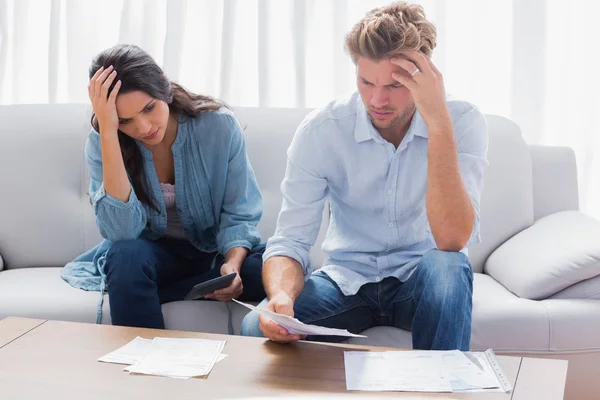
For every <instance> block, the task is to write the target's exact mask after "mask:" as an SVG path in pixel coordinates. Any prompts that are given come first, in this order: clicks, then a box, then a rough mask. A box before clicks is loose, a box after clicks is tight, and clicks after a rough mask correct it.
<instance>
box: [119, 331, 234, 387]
mask: <svg viewBox="0 0 600 400" xmlns="http://www.w3.org/2000/svg"><path fill="white" fill-rule="evenodd" d="M224 346H225V341H221V340H207V339H174V338H161V337H157V338H154V340H153V341H152V346H150V349H149V350H148V352H147V353H146V355H144V357H143V358H142V359H141V360H139V361H138V362H137V363H135V364H134V365H132V366H130V367H129V368H127V369H126V370H128V371H129V372H131V373H133V374H145V375H160V376H173V377H187V378H190V377H195V376H206V375H208V374H209V373H210V371H211V370H212V368H213V366H214V365H215V363H216V362H217V360H218V359H219V355H220V354H221V350H223V347H224Z"/></svg>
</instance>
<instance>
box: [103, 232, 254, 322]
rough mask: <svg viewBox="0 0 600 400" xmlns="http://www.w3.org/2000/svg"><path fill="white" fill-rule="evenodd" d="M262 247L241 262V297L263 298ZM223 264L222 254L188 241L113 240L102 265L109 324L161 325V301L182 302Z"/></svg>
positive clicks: (218, 270) (164, 239)
mask: <svg viewBox="0 0 600 400" xmlns="http://www.w3.org/2000/svg"><path fill="white" fill-rule="evenodd" d="M264 249H265V246H264V245H259V246H256V247H255V248H254V249H252V251H251V252H250V253H249V254H248V257H247V258H246V260H245V261H244V263H243V264H242V269H241V272H240V278H241V279H242V283H243V285H244V291H243V293H242V295H241V296H240V300H241V301H260V300H261V299H263V298H264V297H265V296H266V294H265V291H264V289H263V285H262V253H263V252H264ZM215 256H217V259H216V262H215V264H214V268H212V269H211V265H212V262H213V259H214V258H215ZM223 262H224V258H223V256H221V255H217V253H203V252H201V251H200V250H198V249H197V248H196V247H194V245H192V244H191V243H189V242H188V241H186V240H178V239H170V238H162V239H160V240H157V241H151V240H146V239H141V238H138V239H135V240H124V241H120V242H115V243H113V244H112V246H111V247H110V248H109V250H108V253H107V255H106V264H105V266H104V269H105V272H106V286H107V291H108V300H109V302H110V316H111V319H112V323H113V325H123V326H134V327H142V328H158V329H164V327H165V323H164V321H163V315H162V308H161V304H163V303H168V302H171V301H178V300H183V298H184V297H185V295H186V294H187V293H188V292H189V291H190V290H191V289H192V288H193V287H194V285H196V284H198V283H200V282H204V281H207V280H209V279H212V278H216V277H218V276H220V275H221V271H220V267H221V265H222V264H223ZM206 301H212V300H206Z"/></svg>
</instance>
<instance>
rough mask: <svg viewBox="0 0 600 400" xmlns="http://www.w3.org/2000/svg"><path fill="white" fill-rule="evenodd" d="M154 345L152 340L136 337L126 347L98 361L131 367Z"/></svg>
mask: <svg viewBox="0 0 600 400" xmlns="http://www.w3.org/2000/svg"><path fill="white" fill-rule="evenodd" d="M151 345H152V339H144V338H141V337H139V336H138V337H136V338H135V339H133V340H132V341H131V342H129V343H127V344H126V345H125V346H122V347H119V348H118V349H117V350H115V351H112V352H110V353H108V354H107V355H105V356H104V357H101V358H99V359H98V361H100V362H105V363H113V364H126V365H131V364H135V363H136V362H138V361H139V360H140V359H142V357H144V356H145V355H146V353H147V352H148V349H150V346H151Z"/></svg>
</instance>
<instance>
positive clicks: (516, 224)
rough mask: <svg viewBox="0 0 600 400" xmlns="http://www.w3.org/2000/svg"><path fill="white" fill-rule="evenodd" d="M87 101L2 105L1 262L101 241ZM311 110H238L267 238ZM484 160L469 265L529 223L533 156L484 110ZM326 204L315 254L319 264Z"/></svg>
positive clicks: (61, 259) (61, 258)
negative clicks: (92, 199)
mask: <svg viewBox="0 0 600 400" xmlns="http://www.w3.org/2000/svg"><path fill="white" fill-rule="evenodd" d="M90 112H91V108H90V106H88V105H85V104H68V105H67V104H59V105H10V106H0V121H1V123H0V140H1V141H2V142H1V143H2V144H1V145H0V191H1V192H0V193H1V194H2V196H1V197H0V254H2V256H3V257H4V260H5V264H6V267H7V268H19V267H32V266H33V267H43V266H61V265H64V264H65V263H67V262H68V261H70V260H72V259H73V258H74V257H75V256H77V255H78V254H80V253H82V252H83V251H85V250H87V249H89V248H91V247H92V246H94V245H95V244H96V243H98V242H99V241H100V240H101V237H100V235H99V234H98V230H97V228H96V223H95V218H94V215H93V210H92V208H91V206H90V204H89V198H88V196H87V190H88V174H87V169H86V166H85V162H84V156H83V147H84V143H85V140H86V137H87V134H88V132H89V129H90V124H89V116H90ZM308 112H309V110H307V109H275V108H270V109H265V108H263V109H261V108H243V107H242V108H238V109H237V110H236V114H237V116H238V118H239V120H240V122H241V124H242V126H243V127H244V128H245V134H246V140H247V146H248V147H247V148H248V153H249V156H250V159H251V162H252V165H253V168H254V170H255V173H256V176H257V180H258V183H259V185H260V188H261V191H262V193H263V198H264V214H263V218H262V220H261V222H260V225H259V230H260V232H261V234H262V236H263V240H264V241H266V240H267V239H268V238H269V236H270V235H271V234H272V233H273V231H274V229H275V224H276V221H277V215H278V212H279V208H280V206H281V192H280V184H281V180H282V178H283V175H284V172H285V159H286V150H287V147H288V145H289V143H290V141H291V139H292V137H293V134H294V132H295V130H296V127H297V126H298V124H299V123H300V122H301V120H302V119H303V118H304V116H305V115H306V114H307V113H308ZM487 118H488V121H489V126H490V151H489V159H490V166H489V167H488V169H487V171H486V182H485V188H484V192H483V198H482V204H481V218H482V236H483V242H482V243H481V244H478V245H476V246H473V248H472V249H470V258H471V262H472V264H473V268H474V270H475V271H482V268H483V262H484V261H485V259H486V258H487V256H488V255H489V254H490V253H491V252H492V251H493V250H494V249H495V248H496V247H497V246H498V245H499V244H501V243H502V242H504V241H505V240H507V239H508V238H510V237H511V236H512V235H514V234H515V233H517V232H519V231H520V230H522V229H524V228H525V227H527V226H529V225H531V223H532V221H533V200H532V199H533V195H532V184H531V159H530V155H529V149H528V147H527V145H526V144H525V142H524V141H523V139H522V137H521V135H520V131H519V129H518V127H517V126H516V124H514V123H512V122H511V121H509V120H507V119H505V118H501V117H496V116H488V117H487ZM327 222H328V221H327V212H324V222H323V225H322V229H321V233H320V235H319V238H318V240H317V245H316V246H315V248H314V249H313V253H312V257H313V260H314V261H315V264H316V265H318V264H319V262H320V261H322V260H323V258H324V254H323V252H322V251H321V250H320V245H321V242H322V239H323V237H324V234H325V230H326V228H327Z"/></svg>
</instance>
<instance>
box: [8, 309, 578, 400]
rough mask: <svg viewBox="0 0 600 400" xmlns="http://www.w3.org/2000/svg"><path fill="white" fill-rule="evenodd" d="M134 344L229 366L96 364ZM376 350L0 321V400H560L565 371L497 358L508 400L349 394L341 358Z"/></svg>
mask: <svg viewBox="0 0 600 400" xmlns="http://www.w3.org/2000/svg"><path fill="white" fill-rule="evenodd" d="M136 336H141V337H145V338H154V337H156V336H161V337H194V338H206V339H218V340H226V341H227V344H226V346H225V349H224V350H223V353H225V354H228V355H229V357H227V358H225V359H224V360H222V361H220V362H219V363H218V364H216V365H215V367H214V369H213V370H212V372H211V373H210V375H209V376H208V377H207V378H204V379H189V380H180V379H171V378H162V377H155V376H141V375H135V376H134V375H129V374H128V373H126V372H123V368H124V366H123V365H116V364H105V363H100V362H97V361H96V360H97V359H98V358H99V357H101V356H103V355H105V354H107V353H109V352H111V351H113V350H115V349H117V348H118V347H120V346H122V345H124V344H126V343H127V342H129V341H130V340H132V339H133V338H135V337H136ZM350 349H352V350H357V349H358V350H361V349H362V350H365V349H366V350H370V351H382V350H386V348H383V347H374V346H371V347H367V346H353V345H337V344H320V343H309V342H302V343H295V344H292V345H281V344H277V343H273V342H270V341H267V340H265V339H258V338H246V337H240V336H228V335H213V334H206V333H195V332H181V331H162V330H153V329H137V328H123V327H114V326H104V325H93V324H80V323H72V322H61V321H45V320H36V319H26V318H6V319H4V320H1V321H0V397H1V398H3V399H28V400H29V399H65V400H70V399H78V400H79V399H102V400H107V399H110V400H115V399H145V400H147V399H167V400H171V399H172V400H184V399H193V400H198V399H249V398H295V399H301V398H315V399H317V398H319V399H340V398H355V397H359V398H382V397H399V398H402V399H480V400H482V399H485V400H488V399H489V400H495V399H498V400H499V399H515V400H524V399H527V400H531V399H544V400H554V399H557V400H558V399H562V398H563V392H564V387H565V380H566V375H567V362H566V361H560V360H544V359H532V358H521V357H502V356H500V357H498V359H499V362H500V364H501V365H502V368H503V370H504V373H505V374H506V375H507V377H508V378H509V380H510V381H511V383H512V384H513V386H514V390H513V391H512V392H511V393H471V394H455V393H438V394H420V393H399V392H386V393H383V392H377V393H376V392H370V393H367V392H348V391H346V382H345V374H344V356H343V354H344V350H350Z"/></svg>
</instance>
